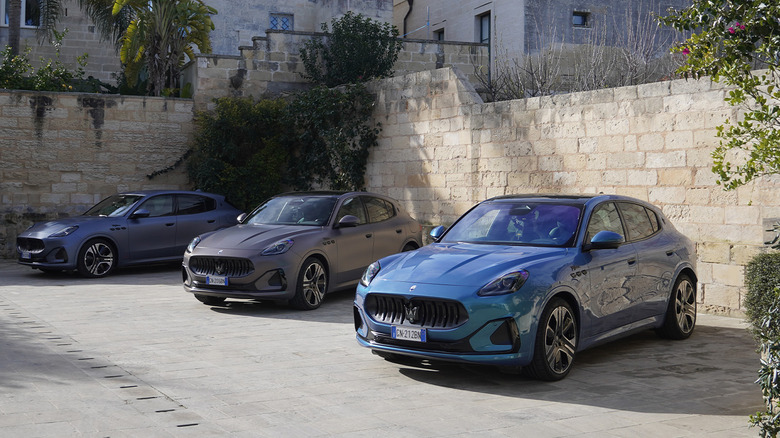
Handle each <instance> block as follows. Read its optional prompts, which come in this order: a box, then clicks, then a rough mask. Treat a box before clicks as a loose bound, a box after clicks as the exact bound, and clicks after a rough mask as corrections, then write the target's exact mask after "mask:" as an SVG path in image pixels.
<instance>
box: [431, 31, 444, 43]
mask: <svg viewBox="0 0 780 438" xmlns="http://www.w3.org/2000/svg"><path fill="white" fill-rule="evenodd" d="M433 39H435V40H436V41H444V29H439V30H435V31H433Z"/></svg>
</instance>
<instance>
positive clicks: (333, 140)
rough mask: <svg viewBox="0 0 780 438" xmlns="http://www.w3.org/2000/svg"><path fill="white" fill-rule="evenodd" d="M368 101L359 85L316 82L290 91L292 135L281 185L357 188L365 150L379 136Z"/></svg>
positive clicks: (362, 179)
mask: <svg viewBox="0 0 780 438" xmlns="http://www.w3.org/2000/svg"><path fill="white" fill-rule="evenodd" d="M373 103H374V97H373V96H372V95H371V94H370V93H369V92H368V91H367V90H366V88H365V87H364V86H363V85H361V84H357V85H352V86H347V87H343V88H340V89H337V88H326V87H323V86H319V87H315V88H313V89H311V90H309V91H307V92H304V93H300V94H298V95H296V97H295V99H294V100H293V101H292V102H291V103H290V106H289V107H288V120H289V121H288V124H289V125H290V126H294V127H295V133H294V137H293V138H291V139H290V142H291V149H292V151H293V152H292V159H291V160H290V166H289V174H288V178H287V183H288V184H289V185H291V186H292V187H294V188H296V189H298V190H308V189H311V188H312V187H314V186H317V187H326V188H330V189H333V190H362V189H363V188H364V186H365V171H366V162H367V161H368V149H369V148H370V147H371V146H374V145H376V144H377V137H378V134H379V126H378V124H374V123H373V122H372V120H371V112H372V110H373Z"/></svg>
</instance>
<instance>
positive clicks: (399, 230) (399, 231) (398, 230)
mask: <svg viewBox="0 0 780 438" xmlns="http://www.w3.org/2000/svg"><path fill="white" fill-rule="evenodd" d="M401 231H403V230H402V229H400V228H399V229H397V230H395V232H396V233H398V234H401Z"/></svg>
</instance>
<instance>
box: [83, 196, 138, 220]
mask: <svg viewBox="0 0 780 438" xmlns="http://www.w3.org/2000/svg"><path fill="white" fill-rule="evenodd" d="M141 198H143V196H141V195H114V196H109V197H108V198H106V199H104V200H102V201H100V202H99V203H98V204H97V205H95V206H94V207H92V208H90V209H89V210H87V212H86V213H84V216H108V217H117V216H122V215H123V214H125V213H127V211H128V210H130V207H132V206H133V204H135V203H136V202H138V200H139V199H141Z"/></svg>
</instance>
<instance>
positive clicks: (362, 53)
mask: <svg viewBox="0 0 780 438" xmlns="http://www.w3.org/2000/svg"><path fill="white" fill-rule="evenodd" d="M331 26H332V28H333V30H332V31H330V30H328V25H327V24H326V23H323V24H322V31H323V32H324V33H325V37H324V39H323V38H321V37H316V38H313V39H311V40H309V41H307V42H306V44H305V45H304V47H303V48H302V49H301V51H300V55H301V60H302V61H303V66H304V69H305V71H306V73H305V74H304V75H303V76H304V77H305V78H307V79H310V80H311V81H313V82H314V83H316V84H320V85H325V86H328V87H335V86H337V85H343V84H354V83H358V82H365V81H368V80H371V79H374V78H385V77H388V76H390V75H392V73H393V65H394V64H395V62H396V60H398V53H399V52H400V51H401V48H402V47H403V42H402V41H401V40H400V39H398V29H397V28H396V27H395V26H392V25H390V24H388V23H380V22H377V21H374V20H372V19H370V18H367V17H364V16H363V15H360V14H358V15H355V14H353V13H352V12H347V14H346V15H344V16H343V17H341V18H340V19H338V20H337V19H333V20H332V21H331Z"/></svg>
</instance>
